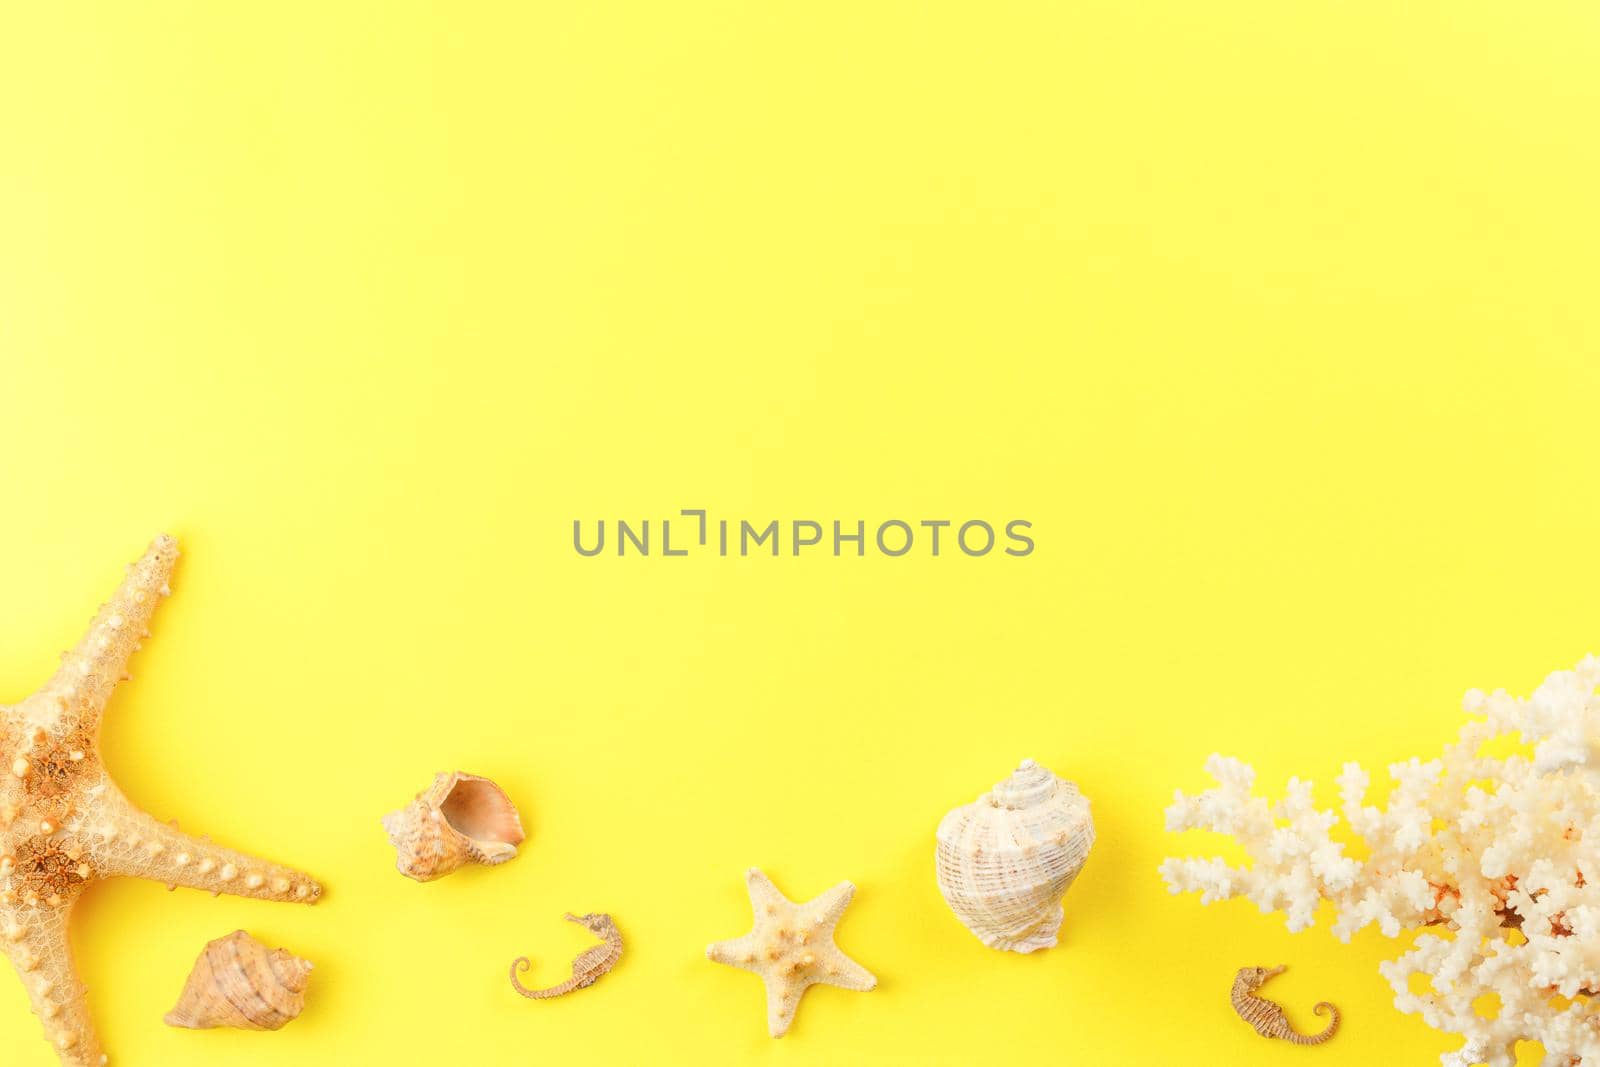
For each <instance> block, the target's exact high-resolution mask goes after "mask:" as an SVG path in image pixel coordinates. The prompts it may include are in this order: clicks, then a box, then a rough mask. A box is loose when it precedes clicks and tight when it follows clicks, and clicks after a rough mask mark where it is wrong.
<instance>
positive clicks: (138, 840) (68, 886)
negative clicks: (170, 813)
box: [0, 536, 322, 1067]
mask: <svg viewBox="0 0 1600 1067" xmlns="http://www.w3.org/2000/svg"><path fill="white" fill-rule="evenodd" d="M177 558H178V544H177V542H176V541H174V540H173V539H172V538H171V537H165V536H163V537H160V538H158V539H157V540H156V541H155V542H154V543H153V544H151V546H150V549H149V551H147V552H146V553H145V554H144V557H143V558H142V559H140V560H139V561H138V562H137V563H135V564H133V565H132V566H131V567H130V568H129V569H128V576H127V578H126V579H124V581H123V583H122V585H121V587H120V588H119V589H118V590H117V592H116V595H115V596H114V597H112V599H111V601H110V603H108V604H104V605H102V606H101V608H100V611H99V613H98V614H97V615H96V616H95V617H94V621H93V622H92V623H91V624H90V627H89V632H88V634H87V635H86V636H85V637H84V639H83V640H82V641H81V642H80V643H79V644H78V647H77V648H75V649H74V650H73V651H71V652H69V653H66V654H65V655H64V656H63V658H62V663H61V667H60V669H58V670H57V671H56V673H55V676H54V677H53V678H51V679H50V680H49V681H48V682H46V683H45V686H44V688H42V689H40V690H39V691H38V692H37V693H35V694H34V695H33V696H31V697H28V698H27V699H26V700H24V701H23V702H22V703H20V704H17V705H15V706H12V707H3V706H0V949H3V950H4V952H5V955H6V956H7V957H8V958H9V959H10V960H11V963H12V965H13V966H14V967H15V968H16V970H17V974H18V975H19V976H20V977H21V978H22V982H23V985H24V986H26V987H27V990H28V996H29V998H30V1000H31V1001H32V1004H33V1011H34V1014H36V1015H38V1016H39V1018H40V1020H41V1021H42V1022H43V1023H44V1028H45V1035H46V1037H48V1038H49V1040H50V1042H51V1044H53V1045H54V1046H55V1048H56V1051H57V1053H58V1054H59V1055H60V1057H61V1062H62V1063H63V1064H68V1065H71V1067H85V1065H94V1064H103V1063H105V1062H106V1057H105V1056H104V1055H103V1054H102V1052H101V1050H100V1043H99V1041H98V1039H97V1038H96V1036H95V1033H94V1029H93V1027H92V1026H91V1025H90V1022H89V1012H88V1005H87V1002H86V998H85V990H84V987H83V983H82V982H81V981H79V979H78V975H77V972H76V970H75V969H74V967H73V964H72V958H71V954H70V950H69V946H68V941H67V920H68V917H69V916H70V914H71V912H72V906H73V905H74V904H75V903H76V902H77V900H78V898H79V897H80V896H82V895H83V891H84V888H85V887H86V886H87V885H88V884H89V883H90V882H92V881H94V880H96V879H99V878H111V877H115V876H118V875H122V876H126V877H132V878H145V879H149V880H150V881H154V882H161V883H163V884H165V885H166V886H167V887H168V888H173V887H176V886H180V885H181V886H189V887H191V888H194V889H208V890H210V891H211V892H212V894H213V895H215V894H218V893H232V894H236V895H238V896H244V897H255V898H257V899H259V900H283V901H300V902H303V903H307V904H309V903H313V902H315V901H316V899H317V898H318V897H319V896H321V895H322V887H321V886H319V885H318V884H317V883H316V882H314V881H312V880H311V879H310V878H309V877H307V876H306V875H304V874H301V873H300V872H299V871H295V870H291V869H289V868H288V867H280V866H278V865H276V864H273V863H267V862H265V861H264V860H259V859H256V858H254V857H252V856H247V855H245V854H244V853H242V852H234V851H233V850H231V849H226V848H220V847H218V846H217V845H214V844H212V843H211V842H210V841H208V840H206V839H205V838H195V837H190V836H189V835H187V834H183V833H180V832H179V831H178V829H177V825H176V824H175V823H174V824H170V825H169V824H167V823H162V822H158V821H157V820H155V819H154V818H152V817H151V816H149V815H146V814H145V813H144V812H142V811H140V810H139V809H138V808H136V807H134V805H133V803H132V802H131V801H129V800H128V799H127V797H125V796H123V795H122V792H121V790H119V789H118V788H117V786H116V783H115V782H113V781H112V780H111V777H110V775H108V774H107V773H106V769H105V766H104V765H103V763H102V762H101V759H100V752H99V732H100V717H101V713H102V712H103V711H104V710H105V706H106V702H107V700H109V699H110V697H111V692H112V690H113V689H114V688H115V687H116V684H117V682H118V681H120V680H122V679H123V678H126V677H127V675H126V674H125V673H124V671H125V668H126V667H127V664H128V660H129V659H130V658H131V657H132V655H133V653H134V652H135V651H136V650H138V648H139V647H140V646H139V642H140V641H141V640H143V639H144V638H146V637H148V636H149V632H148V631H147V630H146V628H145V627H146V624H147V623H148V622H149V620H150V616H151V614H152V613H153V612H154V610H155V606H156V604H157V603H158V602H159V601H160V600H161V598H162V597H164V596H167V595H169V593H170V590H169V589H168V588H167V581H168V579H169V578H170V577H171V574H172V567H173V564H174V563H175V562H176V561H177Z"/></svg>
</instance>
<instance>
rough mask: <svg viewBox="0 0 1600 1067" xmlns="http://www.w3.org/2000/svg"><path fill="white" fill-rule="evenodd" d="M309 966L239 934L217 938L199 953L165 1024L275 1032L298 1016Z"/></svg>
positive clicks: (190, 1027)
mask: <svg viewBox="0 0 1600 1067" xmlns="http://www.w3.org/2000/svg"><path fill="white" fill-rule="evenodd" d="M310 977H311V964H309V963H307V962H306V961H305V960H302V959H299V958H297V957H295V956H294V955H293V954H291V953H289V952H286V951H284V950H283V949H281V948H276V949H269V948H267V946H265V945H263V944H262V943H261V942H259V941H257V940H256V939H255V938H253V937H251V936H250V935H249V934H247V933H245V932H244V931H243V930H235V931H234V932H233V933H231V934H229V935H228V936H227V937H219V938H217V940H215V941H213V942H211V943H210V944H209V945H207V946H206V947H205V949H204V950H203V951H202V952H201V953H200V958H199V959H198V960H196V961H195V965H194V970H193V971H192V972H191V973H190V975H189V981H188V982H187V983H186V984H185V985H184V987H183V994H182V995H181V996H180V997H179V998H178V1004H177V1007H175V1008H173V1009H172V1010H171V1011H170V1012H168V1013H167V1020H166V1021H167V1025H168V1026H181V1027H185V1028H187V1029H190V1030H209V1029H212V1028H213V1027H218V1026H230V1027H233V1028H234V1029H237V1030H277V1029H280V1028H281V1027H283V1026H285V1025H286V1024H288V1023H289V1022H290V1021H291V1020H292V1019H295V1018H297V1017H298V1016H299V1015H300V1012H301V1009H303V1008H304V1007H305V1003H306V983H307V981H308V980H309V979H310Z"/></svg>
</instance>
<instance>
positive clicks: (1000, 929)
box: [936, 760, 1094, 952]
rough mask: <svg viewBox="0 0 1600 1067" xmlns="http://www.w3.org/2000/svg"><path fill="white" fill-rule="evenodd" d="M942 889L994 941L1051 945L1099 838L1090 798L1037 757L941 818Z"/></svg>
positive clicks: (1003, 945) (993, 944)
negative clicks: (1065, 904) (1069, 892)
mask: <svg viewBox="0 0 1600 1067" xmlns="http://www.w3.org/2000/svg"><path fill="white" fill-rule="evenodd" d="M937 836H938V848H937V852H936V855H937V861H938V876H939V891H940V892H941V893H943V894H944V899H945V903H946V904H949V905H950V909H951V910H952V911H954V912H955V913H956V918H958V919H960V920H961V921H962V923H963V924H965V925H966V927H967V929H969V930H971V931H972V932H973V933H975V934H977V935H978V939H979V940H980V941H982V942H983V943H984V944H985V945H988V946H989V947H990V948H997V949H1005V950H1008V951H1011V952H1033V951H1034V950H1036V949H1041V948H1053V947H1055V943H1056V931H1057V930H1059V929H1060V928H1061V920H1062V917H1063V912H1062V908H1061V898H1062V896H1063V895H1064V894H1065V893H1066V891H1067V888H1068V887H1069V886H1071V885H1072V880H1073V879H1074V878H1076V877H1078V872H1079V871H1081V870H1082V869H1083V863H1084V860H1086V859H1087V858H1088V856H1089V849H1090V847H1091V846H1092V845H1093V844H1094V820H1093V819H1091V818H1090V817H1089V798H1088V797H1086V796H1084V795H1083V794H1082V793H1080V792H1079V791H1078V787H1077V786H1076V785H1074V784H1073V783H1071V782H1068V781H1066V780H1064V779H1061V778H1057V777H1056V776H1055V775H1054V774H1052V773H1050V771H1049V770H1047V769H1045V768H1044V767H1041V766H1039V765H1038V764H1037V763H1034V762H1033V761H1032V760H1023V761H1022V766H1020V767H1018V768H1017V770H1016V772H1015V773H1014V774H1012V775H1011V777H1009V778H1007V779H1006V780H1005V781H1003V782H1001V783H1000V784H999V785H997V786H995V787H994V789H992V790H990V791H989V792H987V793H985V794H984V795H983V796H981V797H979V798H978V799H977V800H975V801H973V802H972V803H971V804H967V805H964V806H963V807H959V808H956V809H955V810H954V811H952V812H950V813H949V814H947V815H946V816H945V817H944V819H943V820H942V821H941V822H940V823H939V832H938V835H937Z"/></svg>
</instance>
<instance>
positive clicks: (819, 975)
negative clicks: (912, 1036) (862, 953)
mask: <svg viewBox="0 0 1600 1067" xmlns="http://www.w3.org/2000/svg"><path fill="white" fill-rule="evenodd" d="M745 877H746V880H747V881H748V882H749V883H750V907H751V910H753V911H754V912H755V915H756V925H755V929H754V930H751V931H750V932H749V933H748V934H745V935H744V936H743V937H740V938H736V939H734V940H732V941H718V942H717V943H716V944H714V945H711V946H710V947H709V948H707V949H706V956H707V958H709V959H711V960H713V961H715V962H717V963H726V964H727V965H728V966H730V967H739V968H741V969H743V970H746V971H751V972H753V973H755V974H759V975H760V976H761V980H762V981H763V982H765V983H766V984H767V1029H768V1030H769V1031H770V1032H771V1034H772V1036H773V1037H782V1036H783V1035H784V1034H786V1033H788V1032H789V1025H790V1024H791V1023H793V1022H794V1014H795V1009H796V1008H798V1007H799V1006H800V998H801V996H803V995H804V994H805V991H806V990H807V989H810V988H811V987H812V986H814V985H816V984H817V983H818V982H821V983H823V984H824V985H836V986H838V987H839V988H841V989H854V990H858V991H860V992H866V991H867V990H869V989H871V988H873V987H874V986H876V985H877V984H878V980H877V979H876V978H874V977H872V975H871V974H870V973H869V972H868V971H867V969H866V968H865V967H863V966H861V964H859V963H857V962H856V961H855V960H853V959H851V958H850V957H849V956H846V955H845V954H844V953H843V952H840V951H839V946H838V945H835V944H834V943H833V930H834V927H836V926H838V925H839V920H840V919H841V918H843V917H844V909H845V906H846V905H848V904H849V903H850V898H851V897H852V896H854V895H855V892H856V887H855V886H853V885H851V884H850V883H849V882H840V883H839V884H838V885H836V886H834V887H833V888H832V889H830V890H828V891H827V892H826V893H824V894H822V895H821V896H820V897H817V898H816V899H815V900H808V901H806V902H805V903H804V904H796V903H795V902H794V901H792V900H790V899H789V898H788V897H786V896H784V895H783V894H782V893H780V892H778V888H777V886H775V885H773V884H772V881H771V880H770V879H769V878H768V877H767V876H766V875H764V874H762V873H761V872H760V871H758V870H756V869H755V868H754V867H752V868H750V870H749V872H748V873H747V874H746V876H745Z"/></svg>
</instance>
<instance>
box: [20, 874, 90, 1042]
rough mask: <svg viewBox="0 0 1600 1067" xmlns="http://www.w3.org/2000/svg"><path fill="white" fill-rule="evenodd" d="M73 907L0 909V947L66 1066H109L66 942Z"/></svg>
mask: <svg viewBox="0 0 1600 1067" xmlns="http://www.w3.org/2000/svg"><path fill="white" fill-rule="evenodd" d="M69 911H70V905H62V906H60V907H54V908H45V907H34V908H25V907H12V906H9V905H0V948H4V950H5V954H6V957H7V958H8V959H10V960H11V965H12V966H13V967H14V968H16V971H17V977H19V978H21V979H22V984H23V985H24V986H25V987H26V988H27V990H28V1001H29V1003H30V1004H31V1005H32V1006H33V1013H34V1014H35V1015H37V1016H38V1017H39V1021H40V1022H41V1023H43V1024H44V1032H45V1037H46V1038H47V1039H48V1040H49V1042H50V1044H51V1045H52V1046H53V1047H54V1048H55V1050H56V1054H57V1055H58V1056H60V1057H61V1062H62V1064H63V1065H67V1067H97V1065H98V1064H100V1063H103V1062H104V1056H103V1054H102V1052H101V1049H100V1042H99V1040H98V1039H97V1038H96V1037H95V1033H94V1027H93V1026H92V1025H90V1021H89V1005H88V996H87V990H85V989H84V987H83V982H81V981H80V980H79V979H78V972H77V970H76V968H74V967H73V964H72V948H71V945H70V944H69V943H68V940H67V916H68V914H69Z"/></svg>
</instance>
